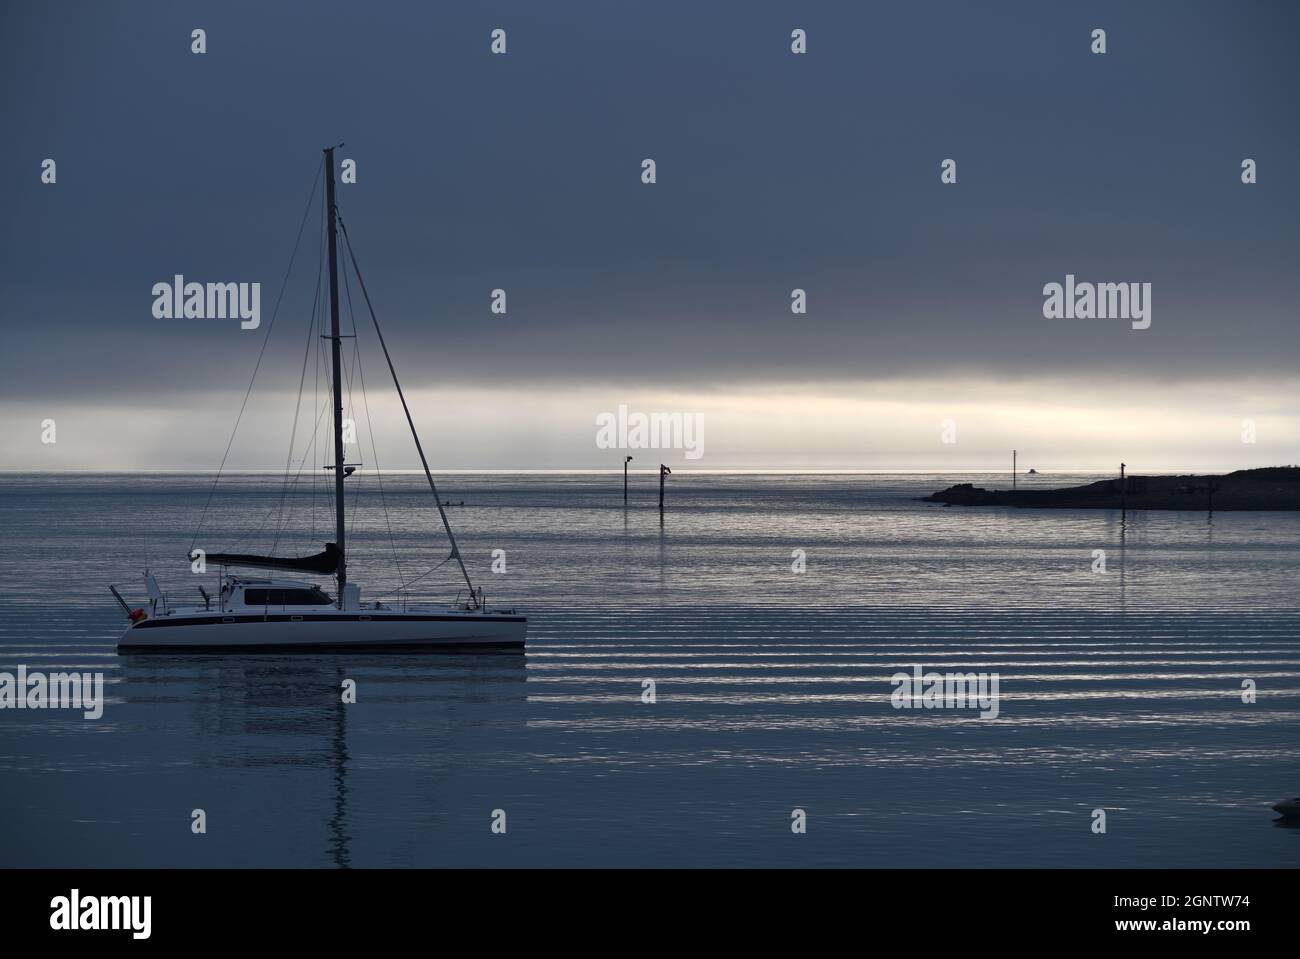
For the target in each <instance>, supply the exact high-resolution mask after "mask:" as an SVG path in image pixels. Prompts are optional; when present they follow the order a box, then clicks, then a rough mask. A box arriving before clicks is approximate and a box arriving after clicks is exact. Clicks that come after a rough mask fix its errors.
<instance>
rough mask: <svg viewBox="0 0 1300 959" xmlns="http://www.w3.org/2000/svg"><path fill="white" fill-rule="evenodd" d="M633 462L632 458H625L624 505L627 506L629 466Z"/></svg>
mask: <svg viewBox="0 0 1300 959" xmlns="http://www.w3.org/2000/svg"><path fill="white" fill-rule="evenodd" d="M630 462H632V457H630V456H624V457H623V505H624V506H626V505H627V464H628V463H630Z"/></svg>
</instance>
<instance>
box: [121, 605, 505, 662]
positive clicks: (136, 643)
mask: <svg viewBox="0 0 1300 959" xmlns="http://www.w3.org/2000/svg"><path fill="white" fill-rule="evenodd" d="M527 628H528V622H527V620H526V619H525V618H524V617H523V616H510V615H501V614H498V613H490V612H489V613H482V612H463V611H445V612H435V611H430V612H419V613H417V612H399V611H390V610H376V611H374V612H364V613H357V612H344V611H339V610H328V609H326V610H319V611H310V612H309V611H305V610H304V611H303V612H301V613H288V612H285V613H272V614H262V613H258V614H249V613H243V614H231V613H220V612H216V611H213V612H210V613H209V612H199V613H194V614H189V615H185V614H180V615H175V614H173V615H167V616H160V617H158V618H154V619H146V620H144V621H143V622H139V623H134V624H132V625H131V626H130V627H128V629H127V630H126V632H125V633H123V634H122V638H121V639H120V640H118V644H117V649H118V652H122V653H129V652H151V651H152V652H168V651H175V650H190V651H197V650H209V649H212V650H216V649H220V650H231V649H243V650H248V651H250V652H258V651H266V652H272V651H274V652H294V651H303V652H316V651H328V650H332V649H347V650H365V649H371V650H402V649H453V650H473V649H516V650H522V649H523V648H524V636H525V633H526V631H527Z"/></svg>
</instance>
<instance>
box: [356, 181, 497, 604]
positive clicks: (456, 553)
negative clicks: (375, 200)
mask: <svg viewBox="0 0 1300 959" xmlns="http://www.w3.org/2000/svg"><path fill="white" fill-rule="evenodd" d="M334 212H335V217H336V218H337V220H338V223H339V230H340V231H341V232H342V233H343V242H344V243H346V244H347V248H348V257H349V258H350V259H351V260H352V269H353V271H354V272H355V273H356V274H357V284H358V285H359V286H360V287H361V296H362V297H363V298H364V299H365V301H366V309H367V310H369V311H370V322H371V323H373V324H374V327H375V335H376V336H378V337H379V347H380V349H382V350H383V351H384V359H385V360H386V361H387V362H388V372H389V373H391V374H392V376H393V386H395V387H397V398H398V399H399V400H401V401H402V412H404V413H405V414H406V423H407V425H408V426H410V428H411V438H412V439H414V440H415V451H416V452H417V453H419V454H420V462H421V464H423V466H424V477H425V479H427V480H428V481H429V489H430V490H432V492H433V500H434V503H435V504H436V505H437V507H438V515H439V516H441V517H442V526H443V529H445V530H446V531H447V539H448V541H449V542H450V543H451V555H452V557H454V558H455V560H456V564H457V565H458V566H460V574H461V575H462V576H463V577H465V585H466V587H468V589H469V600H468V601H469V602H470V603H472V604H477V600H476V599H475V595H476V594H475V592H474V584H473V582H471V580H470V578H469V570H467V569H466V568H465V560H464V559H462V558H461V555H460V549H459V547H457V546H456V534H455V533H453V532H452V531H451V523H450V522H449V521H448V519H447V511H446V510H445V509H443V506H442V497H441V496H439V495H438V487H437V485H436V484H435V483H434V482H433V473H431V472H430V471H429V460H428V459H427V458H426V457H425V455H424V446H423V445H422V444H421V443H420V434H419V433H417V432H416V431H415V420H414V419H412V418H411V408H410V407H409V406H407V405H406V394H404V393H403V392H402V384H401V382H399V381H398V379H397V369H396V368H395V367H394V366H393V358H392V356H391V355H390V354H389V352H388V345H387V344H386V343H385V342H384V334H383V332H382V331H381V330H380V329H379V317H377V316H375V307H374V304H373V303H371V302H370V294H369V292H367V290H366V281H365V278H364V277H363V276H362V275H361V268H360V267H359V266H358V265H357V254H356V251H355V250H353V249H352V240H351V238H350V237H349V236H348V228H347V226H346V225H345V224H344V222H343V217H342V215H340V214H339V213H338V204H335V206H334Z"/></svg>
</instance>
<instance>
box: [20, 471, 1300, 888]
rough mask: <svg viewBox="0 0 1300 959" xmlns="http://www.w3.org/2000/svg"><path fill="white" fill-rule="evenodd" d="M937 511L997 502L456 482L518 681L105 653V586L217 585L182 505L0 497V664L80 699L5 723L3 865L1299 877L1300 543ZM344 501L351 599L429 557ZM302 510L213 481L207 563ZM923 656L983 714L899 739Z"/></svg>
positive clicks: (954, 718) (501, 478)
mask: <svg viewBox="0 0 1300 959" xmlns="http://www.w3.org/2000/svg"><path fill="white" fill-rule="evenodd" d="M1091 478H1093V477H1061V476H1051V477H1037V478H1034V481H1036V482H1039V483H1043V484H1046V485H1053V486H1055V485H1063V484H1065V483H1069V482H1075V481H1085V480H1087V479H1091ZM966 480H970V481H974V482H976V483H977V484H984V485H996V484H997V483H998V482H1000V480H998V479H996V478H991V477H979V476H974V477H970V476H968V477H962V476H952V475H945V476H943V477H937V476H898V475H891V476H880V475H875V476H850V475H841V476H811V475H797V476H796V475H782V476H772V475H768V476H739V475H732V476H721V475H693V474H689V473H684V472H683V473H678V474H674V475H673V476H672V477H670V478H669V483H670V487H669V496H668V501H669V509H668V511H667V513H666V514H665V516H664V517H663V520H662V522H661V521H660V516H659V513H658V510H657V508H656V497H657V479H656V477H654V476H645V475H634V477H633V484H632V487H633V488H632V502H631V504H630V506H629V507H628V508H627V509H626V510H625V509H624V507H623V504H622V490H621V483H622V477H621V475H590V474H589V475H529V476H523V475H472V476H471V475H452V476H447V477H444V478H443V479H442V480H441V483H442V493H443V497H444V498H445V499H449V500H451V501H452V502H455V503H460V502H461V501H463V502H464V506H456V507H453V508H452V509H451V510H450V513H451V517H452V521H453V523H454V524H455V526H456V528H457V531H458V535H459V536H460V538H461V548H462V551H463V553H464V554H465V556H466V557H467V560H468V562H469V564H470V566H471V570H472V572H473V573H474V574H475V575H476V576H477V578H478V579H479V580H481V581H482V582H483V584H484V585H485V586H486V587H487V592H488V597H489V601H492V602H496V603H499V604H503V605H515V606H519V607H521V608H522V609H524V610H525V611H526V612H527V613H528V614H529V617H530V627H529V629H530V632H529V644H528V650H527V654H526V655H480V656H477V657H474V656H437V655H414V654H412V655H400V656H379V655H370V656H365V655H355V654H352V655H310V656H297V657H292V656H211V655H207V656H134V657H127V658H122V657H118V656H117V655H116V653H115V651H114V643H115V640H116V638H117V635H118V634H119V633H120V631H121V628H122V626H123V620H122V617H121V614H120V611H119V610H118V608H117V606H116V604H115V603H114V601H113V600H112V597H111V595H110V594H109V592H108V589H107V586H108V583H110V582H114V583H118V584H120V585H121V586H123V587H124V588H125V590H126V591H127V593H128V595H129V596H131V597H132V598H133V599H136V600H140V599H142V598H143V590H142V586H141V584H140V581H139V576H140V572H141V570H142V569H143V568H144V567H145V565H146V563H147V564H148V565H149V566H150V567H151V568H152V569H153V570H154V571H155V572H156V573H157V574H158V576H159V578H160V580H161V581H162V583H163V586H164V588H165V589H167V590H168V592H169V593H170V594H171V595H172V596H173V597H174V598H179V599H183V600H186V601H188V599H189V598H192V597H197V589H196V585H197V583H204V584H205V585H207V586H208V588H209V591H212V589H213V585H212V581H213V577H210V576H209V577H206V578H204V577H197V576H194V575H193V574H191V573H190V572H189V566H188V562H187V560H186V554H187V552H188V550H189V548H190V546H191V543H192V542H194V536H195V527H196V524H197V522H198V519H199V516H200V514H201V513H202V512H203V509H204V504H205V501H206V500H207V498H208V490H209V488H210V478H209V477H196V476H174V475H148V476H117V475H60V476H36V475H22V476H18V475H13V474H9V475H3V476H0V493H2V495H0V613H2V614H3V615H2V616H0V670H9V671H12V670H14V669H15V668H16V667H17V665H18V664H25V665H26V666H27V667H28V669H29V670H46V671H55V670H68V669H77V670H100V671H103V672H104V673H105V676H106V684H107V685H106V691H107V696H108V702H107V706H106V708H105V712H104V716H103V717H102V718H101V719H99V720H97V721H89V720H85V719H82V718H80V714H77V713H70V712H65V711H56V710H40V711H34V710H22V711H19V710H0V865H4V866H16V865H32V866H55V865H57V866H116V865H126V866H137V865H138V866H153V865H165V866H323V867H333V866H356V867H364V866H440V865H453V866H566V865H578V866H588V865H590V866H672V865H686V866H726V865H736V866H805V865H806V866H985V865H991V866H1081V867H1094V866H1095V867H1100V866H1233V867H1246V866H1295V865H1297V864H1300V830H1297V829H1289V828H1284V827H1282V826H1279V825H1276V824H1275V823H1274V816H1273V814H1272V813H1271V811H1270V810H1269V809H1268V805H1269V803H1271V802H1272V801H1275V800H1277V799H1279V798H1281V797H1283V796H1293V795H1296V794H1300V761H1298V760H1300V597H1298V596H1297V589H1296V587H1297V572H1298V571H1300V514H1286V513H1253V514H1252V513H1218V514H1215V515H1214V516H1213V517H1212V521H1210V520H1211V518H1209V517H1207V516H1206V514H1204V513H1194V514H1193V513H1130V514H1129V515H1128V517H1127V521H1126V522H1125V523H1124V524H1121V522H1120V517H1119V516H1118V515H1117V514H1115V513H1111V512H1105V511H1017V510H1000V509H980V510H963V509H960V508H956V507H953V508H945V507H940V506H933V505H930V504H925V503H920V502H917V501H916V500H915V499H914V498H915V497H916V496H919V495H923V494H925V493H928V492H932V491H933V490H935V489H939V488H942V487H944V486H946V485H948V484H949V483H951V482H959V481H966ZM348 482H349V483H350V484H352V483H354V484H355V485H356V490H355V492H356V497H355V498H356V501H357V505H358V507H359V508H358V510H357V511H356V512H355V514H354V515H355V518H354V521H353V526H352V530H351V534H350V535H351V540H350V545H351V547H352V549H351V562H352V572H353V575H354V576H355V577H356V578H357V580H358V581H359V582H360V583H361V585H362V590H363V596H366V597H371V598H373V597H374V596H376V595H381V594H384V593H387V592H389V591H391V590H393V589H394V588H396V587H397V586H399V585H400V584H401V582H402V581H403V579H407V580H409V579H411V578H413V577H415V576H417V575H420V574H423V573H425V572H426V571H427V570H428V569H429V568H430V567H432V566H434V565H435V564H437V563H439V562H441V561H442V560H443V559H444V558H445V557H446V555H447V551H446V543H445V540H444V539H443V538H442V536H441V535H440V534H439V532H438V528H437V527H438V520H437V515H436V511H435V510H433V509H432V502H431V497H430V496H429V494H428V492H427V490H424V489H423V488H422V485H421V484H422V483H423V480H422V478H420V477H414V476H397V477H392V478H389V479H386V480H385V481H384V496H383V502H382V504H381V501H380V497H379V495H378V492H379V491H378V488H377V485H376V483H375V481H374V479H373V478H372V477H361V476H354V477H353V478H352V479H350V480H349V481H348ZM385 507H386V508H385ZM330 508H331V506H330V503H329V501H328V499H327V498H326V493H325V490H324V488H323V487H322V486H320V485H318V486H317V488H316V489H315V490H314V491H313V490H310V489H308V488H306V487H305V486H304V485H303V484H300V485H299V488H298V489H297V490H296V491H294V492H290V493H288V494H285V495H283V496H282V490H281V485H280V482H279V479H278V478H277V477H267V476H261V477H253V476H238V477H233V478H230V477H227V478H225V479H223V481H222V483H221V484H220V486H219V487H218V491H217V493H216V495H215V496H214V497H213V499H212V502H211V505H210V506H209V508H208V510H207V514H206V516H205V519H204V528H203V530H202V531H201V533H200V534H199V537H198V540H197V544H198V545H199V546H204V547H206V548H208V549H210V550H216V549H222V548H231V547H234V546H236V545H239V546H240V547H241V548H247V549H249V550H250V551H251V550H253V549H257V548H260V547H269V546H271V545H272V543H273V542H275V545H276V546H277V547H278V548H279V549H280V550H282V551H284V552H286V553H289V554H299V553H305V552H308V551H314V550H315V549H318V548H319V542H320V538H321V537H323V536H325V535H327V532H326V531H327V530H329V529H330V528H331V523H332V519H331V516H330V513H329V510H330ZM277 529H280V530H281V532H280V533H279V534H278V536H277V532H276V531H277ZM250 534H255V535H250ZM498 549H499V550H504V551H505V562H506V571H505V572H504V573H503V574H501V573H498V574H494V573H492V572H490V564H491V562H492V551H493V550H498ZM795 550H802V551H804V556H805V557H806V560H805V561H806V571H805V572H803V573H801V574H798V573H795V572H793V571H792V569H791V564H792V563H793V562H794V561H795V559H794V556H793V555H792V554H793V552H794V551H795ZM1095 550H1104V551H1105V562H1106V570H1107V571H1106V572H1105V573H1104V574H1102V573H1098V572H1094V571H1093V566H1094V562H1095V556H1094V551H1095ZM449 569H450V567H446V566H444V567H442V568H441V569H439V570H437V571H435V572H434V573H432V574H429V575H427V576H425V578H423V579H421V580H420V587H425V586H427V587H428V592H429V593H430V594H432V595H434V596H440V597H442V598H450V597H451V596H452V595H454V592H455V589H456V584H455V581H454V579H453V577H452V576H451V575H450V572H449ZM916 664H920V665H922V666H923V667H924V668H926V669H927V670H930V669H933V670H938V671H948V670H952V669H960V670H961V671H963V672H970V671H987V672H996V673H998V674H999V676H1000V686H1001V694H1002V701H1001V707H1000V715H999V717H998V718H997V719H996V720H981V719H979V718H977V716H976V714H975V713H974V712H971V711H965V710H895V709H894V708H892V706H891V705H890V701H889V694H890V692H891V689H892V687H891V686H890V683H889V677H890V676H891V674H893V673H894V672H895V671H898V670H904V671H908V670H910V669H911V668H912V666H913V665H916ZM1247 678H1249V679H1253V680H1254V681H1255V683H1256V684H1257V686H1258V690H1259V692H1258V702H1256V703H1255V704H1253V705H1247V704H1243V703H1242V701H1241V687H1242V681H1243V680H1244V679H1247ZM344 679H353V680H355V681H356V683H357V698H358V701H357V703H356V704H354V705H343V704H342V703H341V701H340V686H341V684H342V682H343V681H344ZM645 680H654V682H655V687H656V694H657V702H655V703H653V704H647V703H643V702H642V690H643V682H644V681H645ZM200 808H201V809H203V810H204V811H205V812H206V815H207V827H208V831H207V833H206V835H194V834H193V833H192V832H191V830H190V822H191V818H190V817H191V811H192V810H194V809H200ZM796 808H799V809H803V810H805V811H806V815H807V833H806V834H805V835H795V834H794V833H792V831H791V828H790V824H791V815H792V810H794V809H796ZM1097 808H1103V809H1105V810H1107V831H1106V833H1105V834H1104V835H1095V834H1094V833H1093V832H1092V830H1091V828H1090V826H1091V824H1092V821H1093V820H1092V816H1091V812H1092V810H1094V809H1097ZM494 810H504V811H505V815H506V826H507V832H506V833H505V835H497V834H493V832H492V831H491V829H490V826H491V823H492V815H493V811H494Z"/></svg>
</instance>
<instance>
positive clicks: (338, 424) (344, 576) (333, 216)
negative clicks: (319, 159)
mask: <svg viewBox="0 0 1300 959" xmlns="http://www.w3.org/2000/svg"><path fill="white" fill-rule="evenodd" d="M325 205H326V207H327V208H328V209H329V227H328V230H329V258H330V335H329V337H328V339H329V341H330V359H331V362H332V365H333V370H334V526H335V530H334V536H335V541H336V542H337V543H338V547H339V567H338V581H339V595H338V607H339V609H342V608H343V587H344V585H345V584H346V583H347V581H348V564H347V552H346V550H345V549H344V547H343V537H344V533H345V526H344V523H343V363H342V361H341V359H340V357H339V344H340V342H341V341H342V338H341V337H340V335H339V261H338V238H337V236H336V234H337V232H338V208H337V207H335V205H334V147H328V148H326V150H325Z"/></svg>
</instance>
